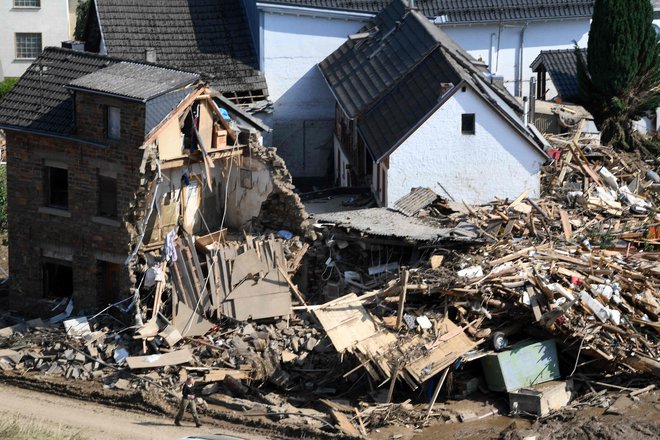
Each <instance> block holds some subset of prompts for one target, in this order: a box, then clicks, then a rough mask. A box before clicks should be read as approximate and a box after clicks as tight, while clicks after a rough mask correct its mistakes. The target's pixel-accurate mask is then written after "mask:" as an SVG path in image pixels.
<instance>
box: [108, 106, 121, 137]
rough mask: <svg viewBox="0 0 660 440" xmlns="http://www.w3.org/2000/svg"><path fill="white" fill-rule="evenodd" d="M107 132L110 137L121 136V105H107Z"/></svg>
mask: <svg viewBox="0 0 660 440" xmlns="http://www.w3.org/2000/svg"><path fill="white" fill-rule="evenodd" d="M105 114H106V133H107V135H108V139H114V140H117V139H119V138H120V137H121V111H120V109H119V107H113V106H110V105H109V106H106V112H105Z"/></svg>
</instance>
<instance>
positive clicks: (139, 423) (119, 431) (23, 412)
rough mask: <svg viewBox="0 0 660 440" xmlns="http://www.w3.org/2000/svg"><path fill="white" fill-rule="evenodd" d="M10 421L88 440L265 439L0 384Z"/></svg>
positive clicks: (2, 410) (0, 406) (1, 411)
mask: <svg viewBox="0 0 660 440" xmlns="http://www.w3.org/2000/svg"><path fill="white" fill-rule="evenodd" d="M12 417H18V418H20V419H25V420H28V419H30V420H35V421H38V422H40V423H43V424H44V425H46V426H52V427H54V428H58V427H61V429H62V430H65V431H67V432H77V433H80V434H81V435H82V436H84V438H86V439H89V440H92V439H93V440H119V439H131V440H156V439H157V440H177V439H180V438H182V437H186V436H189V435H192V434H202V433H205V434H210V433H214V434H220V433H223V434H231V435H235V436H240V437H244V438H246V439H250V440H262V439H266V438H267V437H263V436H257V435H253V434H249V433H245V432H234V431H230V430H228V428H227V427H216V426H214V425H211V424H208V423H206V424H205V425H204V426H202V427H201V428H195V425H194V423H193V422H192V420H190V416H189V415H188V419H184V421H183V422H182V423H183V425H184V426H182V427H178V426H175V425H174V424H173V423H172V419H171V418H169V417H164V416H157V415H152V414H144V413H138V412H133V411H128V410H125V409H116V408H112V407H108V406H104V405H100V404H97V403H92V402H86V401H81V400H78V399H71V398H67V397H61V396H57V395H53V394H46V393H41V392H36V391H31V390H26V389H21V388H15V387H13V386H8V385H5V384H0V418H2V419H6V418H12ZM186 425H187V426H186Z"/></svg>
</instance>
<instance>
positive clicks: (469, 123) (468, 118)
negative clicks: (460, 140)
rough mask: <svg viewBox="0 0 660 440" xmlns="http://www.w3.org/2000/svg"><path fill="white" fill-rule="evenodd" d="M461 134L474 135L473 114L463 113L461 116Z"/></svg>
mask: <svg viewBox="0 0 660 440" xmlns="http://www.w3.org/2000/svg"><path fill="white" fill-rule="evenodd" d="M461 133H463V134H474V133H475V118H474V113H463V114H462V115H461Z"/></svg>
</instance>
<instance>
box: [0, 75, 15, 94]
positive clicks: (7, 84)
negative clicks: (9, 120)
mask: <svg viewBox="0 0 660 440" xmlns="http://www.w3.org/2000/svg"><path fill="white" fill-rule="evenodd" d="M17 82H18V78H15V77H7V78H5V80H4V81H0V99H2V97H3V96H5V95H6V94H7V93H9V91H10V90H11V89H12V88H13V87H14V85H15V84H16V83H17Z"/></svg>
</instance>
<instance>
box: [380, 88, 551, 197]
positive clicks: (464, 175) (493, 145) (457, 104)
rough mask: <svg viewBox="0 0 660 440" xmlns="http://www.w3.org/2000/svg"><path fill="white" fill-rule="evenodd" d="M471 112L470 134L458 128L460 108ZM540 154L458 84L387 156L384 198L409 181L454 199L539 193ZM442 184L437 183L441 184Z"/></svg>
mask: <svg viewBox="0 0 660 440" xmlns="http://www.w3.org/2000/svg"><path fill="white" fill-rule="evenodd" d="M463 113H475V114H476V117H475V119H476V130H475V134H474V135H464V134H461V114H463ZM543 162H544V157H543V155H542V154H541V153H540V152H539V151H538V150H536V149H535V148H533V146H532V145H530V144H529V143H528V141H527V140H526V139H525V138H523V137H522V135H520V134H519V133H518V132H516V131H515V130H514V129H513V128H512V127H511V126H510V125H509V124H508V123H506V122H504V120H503V119H502V118H501V117H500V116H499V114H497V113H496V112H495V110H494V109H492V108H491V107H490V106H488V105H487V104H485V103H484V101H483V100H482V99H481V98H480V97H479V96H478V95H476V94H475V93H474V92H473V91H472V90H471V89H470V88H469V87H467V89H466V92H461V91H460V90H458V91H457V92H456V93H455V94H454V96H453V97H452V98H450V99H449V100H448V101H447V102H446V103H445V104H444V105H443V106H442V107H440V108H439V109H438V110H437V111H436V112H435V113H434V114H433V115H432V116H431V117H430V118H429V119H428V120H427V121H426V122H425V123H424V124H423V125H422V126H421V127H420V128H419V129H418V130H417V131H415V132H414V133H413V134H412V135H411V136H410V137H409V138H408V139H407V140H406V141H405V142H404V143H403V144H402V145H401V146H400V147H399V148H398V149H397V150H395V151H394V153H392V155H391V156H390V163H389V172H388V176H387V180H388V182H387V185H388V186H387V189H388V194H387V203H388V206H392V205H393V204H394V202H396V201H397V200H398V199H399V198H400V197H402V196H404V195H406V194H407V193H408V192H410V190H411V189H412V188H414V187H418V186H423V187H428V188H431V189H432V190H433V191H435V192H436V193H437V194H439V195H441V196H443V197H447V193H446V192H445V190H443V187H444V188H445V189H446V191H447V192H448V193H449V194H450V195H451V197H453V199H454V200H456V201H461V200H465V201H466V202H468V203H483V202H487V201H490V200H493V199H494V198H495V197H496V196H497V197H508V198H515V197H517V196H518V195H520V193H522V192H523V191H525V190H528V191H529V196H530V197H538V196H539V194H540V167H541V164H542V163H543ZM441 185H442V186H441Z"/></svg>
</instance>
